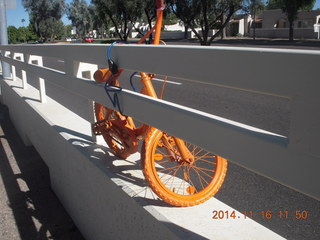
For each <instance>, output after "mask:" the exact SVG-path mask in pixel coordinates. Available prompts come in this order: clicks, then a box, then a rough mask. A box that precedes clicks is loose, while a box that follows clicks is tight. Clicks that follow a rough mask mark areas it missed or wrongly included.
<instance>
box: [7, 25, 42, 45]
mask: <svg viewBox="0 0 320 240" xmlns="http://www.w3.org/2000/svg"><path fill="white" fill-rule="evenodd" d="M8 39H9V43H10V44H15V43H24V42H28V41H34V40H36V39H38V36H37V35H36V34H35V33H34V32H33V31H32V27H30V26H28V27H19V28H18V29H17V28H16V27H14V26H9V27H8Z"/></svg>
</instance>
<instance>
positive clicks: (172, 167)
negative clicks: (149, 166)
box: [158, 165, 181, 172]
mask: <svg viewBox="0 0 320 240" xmlns="http://www.w3.org/2000/svg"><path fill="white" fill-rule="evenodd" d="M179 167H181V166H180V165H178V166H174V167H170V168H166V169H162V170H159V171H158V172H163V171H167V170H172V169H175V168H179Z"/></svg>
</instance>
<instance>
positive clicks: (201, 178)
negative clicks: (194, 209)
mask: <svg viewBox="0 0 320 240" xmlns="http://www.w3.org/2000/svg"><path fill="white" fill-rule="evenodd" d="M193 170H194V171H195V172H196V173H197V175H198V178H199V181H200V183H201V186H202V189H204V186H203V184H202V180H203V181H204V182H205V183H206V184H207V185H208V184H209V183H208V182H207V181H206V180H205V179H204V178H203V177H202V176H201V175H200V174H199V172H198V171H196V170H195V169H193Z"/></svg>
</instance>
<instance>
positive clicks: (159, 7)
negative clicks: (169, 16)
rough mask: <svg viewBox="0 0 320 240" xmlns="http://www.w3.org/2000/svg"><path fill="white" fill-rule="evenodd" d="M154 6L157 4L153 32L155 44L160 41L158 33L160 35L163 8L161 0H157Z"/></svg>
mask: <svg viewBox="0 0 320 240" xmlns="http://www.w3.org/2000/svg"><path fill="white" fill-rule="evenodd" d="M156 6H157V22H156V32H155V35H154V41H153V44H156V45H157V44H159V43H160V35H161V28H162V19H163V10H164V8H165V6H164V3H163V0H157V2H156Z"/></svg>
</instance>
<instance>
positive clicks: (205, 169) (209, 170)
mask: <svg viewBox="0 0 320 240" xmlns="http://www.w3.org/2000/svg"><path fill="white" fill-rule="evenodd" d="M194 167H195V168H196V169H199V170H204V171H208V172H215V170H211V169H207V168H201V167H198V166H194Z"/></svg>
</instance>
